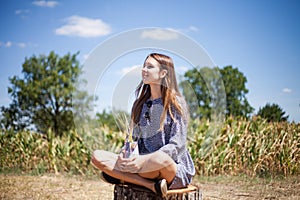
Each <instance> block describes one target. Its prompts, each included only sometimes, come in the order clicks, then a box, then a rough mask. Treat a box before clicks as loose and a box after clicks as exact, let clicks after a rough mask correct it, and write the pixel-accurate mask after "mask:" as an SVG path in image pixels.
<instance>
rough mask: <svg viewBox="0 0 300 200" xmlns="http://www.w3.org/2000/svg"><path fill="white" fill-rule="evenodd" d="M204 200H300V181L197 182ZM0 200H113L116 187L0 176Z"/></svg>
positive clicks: (61, 178) (64, 179) (94, 181)
mask: <svg viewBox="0 0 300 200" xmlns="http://www.w3.org/2000/svg"><path fill="white" fill-rule="evenodd" d="M194 181H195V183H196V184H199V185H200V187H201V188H202V193H203V199H204V200H217V199H231V200H232V199H233V200H235V199H247V200H248V199H249V200H256V199H291V200H296V199H300V177H299V176H298V177H297V176H294V177H291V178H288V179H282V180H279V179H277V180H266V179H257V178H256V179H252V178H251V179H249V178H247V177H233V176H228V177H215V178H201V179H197V178H195V179H194ZM0 199H5V200H6V199H72V200H77V199H78V200H79V199H85V200H89V199H100V200H108V199H109V200H111V199H113V186H112V185H109V184H107V183H104V182H102V181H100V180H98V179H95V178H86V177H83V176H66V175H65V176H64V175H53V174H47V175H43V176H28V175H0Z"/></svg>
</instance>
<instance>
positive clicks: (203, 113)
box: [180, 66, 253, 119]
mask: <svg viewBox="0 0 300 200" xmlns="http://www.w3.org/2000/svg"><path fill="white" fill-rule="evenodd" d="M184 79H185V81H187V82H188V83H189V84H190V87H191V88H192V89H193V91H194V94H195V95H194V96H196V98H193V95H191V93H193V92H191V90H190V89H189V88H188V87H187V86H186V84H182V83H183V82H181V83H180V85H181V87H182V90H183V94H184V96H185V97H186V100H187V102H188V104H189V105H190V106H191V105H192V107H193V108H194V109H192V110H191V114H192V116H193V117H200V118H208V119H210V118H211V117H212V115H216V114H218V113H220V112H225V113H224V114H226V115H227V116H228V115H231V116H239V117H249V115H250V114H251V112H252V111H253V108H252V107H251V106H250V104H249V102H248V100H247V98H246V94H247V93H248V89H247V88H246V85H245V84H246V82H247V79H246V77H245V76H244V74H243V73H242V72H240V71H239V70H238V69H237V68H233V67H232V66H226V67H224V68H223V69H220V68H218V67H215V68H208V67H203V68H198V69H197V68H194V69H191V70H189V71H187V72H186V73H185V74H184ZM196 105H197V107H196Z"/></svg>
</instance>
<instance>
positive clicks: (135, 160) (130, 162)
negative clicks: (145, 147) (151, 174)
mask: <svg viewBox="0 0 300 200" xmlns="http://www.w3.org/2000/svg"><path fill="white" fill-rule="evenodd" d="M145 160H146V156H143V155H134V156H133V157H130V158H123V156H122V154H120V155H119V157H118V160H117V162H116V169H117V170H119V171H122V172H128V173H138V172H139V171H140V169H141V168H142V167H143V164H144V162H145Z"/></svg>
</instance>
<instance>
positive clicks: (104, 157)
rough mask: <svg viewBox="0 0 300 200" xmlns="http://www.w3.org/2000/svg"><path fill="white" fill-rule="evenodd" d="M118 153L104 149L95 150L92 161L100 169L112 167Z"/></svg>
mask: <svg viewBox="0 0 300 200" xmlns="http://www.w3.org/2000/svg"><path fill="white" fill-rule="evenodd" d="M116 158H117V155H115V154H113V153H111V152H108V151H104V150H95V151H94V152H93V155H92V163H93V164H94V165H95V166H96V167H97V168H99V169H100V170H104V169H112V168H113V167H114V165H115V162H116Z"/></svg>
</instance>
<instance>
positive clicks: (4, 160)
mask: <svg viewBox="0 0 300 200" xmlns="http://www.w3.org/2000/svg"><path fill="white" fill-rule="evenodd" d="M87 130H88V129H86V130H84V128H83V129H82V130H80V131H71V132H70V133H69V134H67V135H65V136H63V137H61V138H59V137H54V134H53V133H52V132H51V131H49V132H48V134H46V135H42V134H37V133H32V132H26V131H24V132H19V133H11V132H2V133H0V172H12V173H33V174H42V173H49V172H50V173H52V172H53V173H59V172H67V173H72V174H82V175H91V174H95V173H97V171H96V170H95V169H94V168H93V167H92V166H91V164H90V157H91V153H92V151H93V150H95V149H106V150H109V151H113V152H118V151H119V150H120V148H121V146H122V144H123V141H124V140H123V139H124V136H125V134H124V133H121V132H116V131H111V130H110V129H109V128H108V127H106V126H104V127H100V128H94V129H92V130H88V131H87ZM187 147H188V149H189V151H190V153H191V156H192V158H193V160H194V163H195V167H196V171H197V173H198V174H200V175H218V174H230V175H238V174H247V175H250V176H277V175H283V176H289V175H296V174H299V172H300V124H299V123H298V124H295V123H288V122H282V123H268V122H266V121H264V120H261V119H256V120H255V119H254V120H251V121H249V120H235V119H233V118H228V119H227V120H226V122H224V123H222V124H214V123H212V122H209V121H201V120H194V121H192V122H191V123H190V126H189V134H188V145H187Z"/></svg>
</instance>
